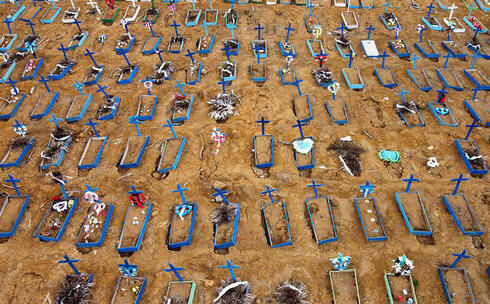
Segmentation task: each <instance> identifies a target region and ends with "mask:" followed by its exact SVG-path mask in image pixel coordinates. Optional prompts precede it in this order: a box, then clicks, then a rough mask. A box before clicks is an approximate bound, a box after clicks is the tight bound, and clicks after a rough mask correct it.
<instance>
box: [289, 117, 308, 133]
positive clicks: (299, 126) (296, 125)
mask: <svg viewBox="0 0 490 304" xmlns="http://www.w3.org/2000/svg"><path fill="white" fill-rule="evenodd" d="M296 122H297V124H295V125H293V126H292V127H293V128H298V130H299V135H300V136H301V138H305V136H304V135H303V127H304V126H306V125H308V124H307V123H306V122H304V121H302V120H300V119H298V120H297V121H296Z"/></svg>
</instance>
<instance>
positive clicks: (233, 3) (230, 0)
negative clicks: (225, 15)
mask: <svg viewBox="0 0 490 304" xmlns="http://www.w3.org/2000/svg"><path fill="white" fill-rule="evenodd" d="M228 2H230V3H231V9H233V6H234V5H235V3H236V2H237V1H236V0H229V1H228Z"/></svg>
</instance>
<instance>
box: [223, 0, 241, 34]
mask: <svg viewBox="0 0 490 304" xmlns="http://www.w3.org/2000/svg"><path fill="white" fill-rule="evenodd" d="M229 2H231V7H230V8H229V9H228V10H226V11H225V14H224V16H223V17H224V18H225V25H226V27H227V28H229V29H236V28H237V25H238V19H239V18H240V12H239V11H238V10H236V9H235V8H234V4H235V3H236V0H230V1H229Z"/></svg>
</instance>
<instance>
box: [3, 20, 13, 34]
mask: <svg viewBox="0 0 490 304" xmlns="http://www.w3.org/2000/svg"><path fill="white" fill-rule="evenodd" d="M2 22H3V23H5V24H7V27H8V29H9V34H10V35H12V30H11V29H10V23H12V22H13V21H12V20H11V19H10V18H8V17H5V20H3V21H2Z"/></svg>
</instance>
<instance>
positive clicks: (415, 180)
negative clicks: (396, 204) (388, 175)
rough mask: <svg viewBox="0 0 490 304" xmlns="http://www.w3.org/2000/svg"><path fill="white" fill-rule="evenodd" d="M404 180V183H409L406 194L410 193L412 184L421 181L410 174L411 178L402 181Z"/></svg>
mask: <svg viewBox="0 0 490 304" xmlns="http://www.w3.org/2000/svg"><path fill="white" fill-rule="evenodd" d="M402 180H403V181H404V182H408V184H407V188H406V189H405V192H409V191H410V187H411V186H412V182H419V181H420V179H418V178H414V177H413V174H410V177H409V178H406V179H402Z"/></svg>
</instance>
